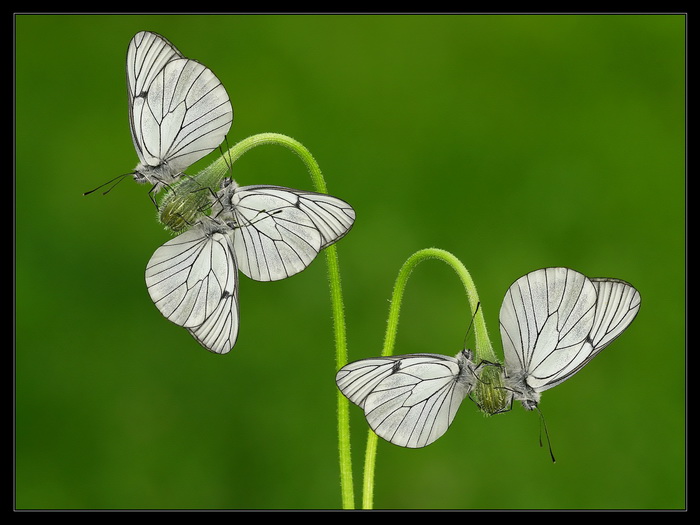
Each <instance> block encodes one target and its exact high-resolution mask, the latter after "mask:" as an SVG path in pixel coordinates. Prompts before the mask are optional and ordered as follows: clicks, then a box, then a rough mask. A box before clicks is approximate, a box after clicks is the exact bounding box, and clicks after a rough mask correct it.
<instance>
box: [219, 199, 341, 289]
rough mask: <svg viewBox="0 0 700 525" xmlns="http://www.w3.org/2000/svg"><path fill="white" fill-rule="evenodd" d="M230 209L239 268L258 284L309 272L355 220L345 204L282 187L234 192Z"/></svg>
mask: <svg viewBox="0 0 700 525" xmlns="http://www.w3.org/2000/svg"><path fill="white" fill-rule="evenodd" d="M231 191H232V193H231V194H230V196H229V197H228V198H227V209H228V210H229V213H230V214H231V217H232V220H233V223H234V227H235V232H234V241H233V245H234V251H235V254H236V260H237V262H238V268H239V269H240V270H241V271H242V272H243V273H244V274H245V275H246V276H248V277H250V278H251V279H254V280H256V281H276V280H279V279H284V278H286V277H290V276H292V275H294V274H296V273H299V272H300V271H302V270H303V269H305V268H306V267H307V266H308V265H309V264H311V262H312V261H313V260H314V258H315V257H316V256H317V255H318V252H319V251H320V250H322V249H323V248H325V247H327V246H329V245H330V244H332V243H334V242H336V241H337V240H338V239H340V238H341V237H343V236H344V235H345V234H346V233H347V232H348V230H349V229H350V227H351V226H352V224H353V221H354V220H355V211H354V210H353V209H352V207H351V206H350V205H349V204H347V203H346V202H345V201H342V200H341V199H338V198H336V197H332V196H331V195H325V194H321V193H313V192H307V191H301V190H293V189H289V188H282V187H279V186H243V187H238V188H235V189H232V190H231Z"/></svg>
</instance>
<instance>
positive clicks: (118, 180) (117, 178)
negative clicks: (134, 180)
mask: <svg viewBox="0 0 700 525" xmlns="http://www.w3.org/2000/svg"><path fill="white" fill-rule="evenodd" d="M129 175H133V173H123V174H122V175H117V176H116V177H114V178H113V179H110V180H108V181H107V182H105V183H103V184H100V185H99V186H98V187H97V188H95V189H92V190H90V191H86V192H84V193H83V195H90V194H91V193H93V192H95V191H97V190H99V189H100V188H103V187H104V186H107V184H112V183H113V182H114V181H115V180H116V181H117V182H115V183H114V185H112V187H111V188H109V189H108V190H106V191H105V192H104V193H103V194H102V195H107V194H108V193H109V192H110V191H112V188H114V186H116V185H117V184H119V183H120V182H121V181H122V180H124V177H127V176H129Z"/></svg>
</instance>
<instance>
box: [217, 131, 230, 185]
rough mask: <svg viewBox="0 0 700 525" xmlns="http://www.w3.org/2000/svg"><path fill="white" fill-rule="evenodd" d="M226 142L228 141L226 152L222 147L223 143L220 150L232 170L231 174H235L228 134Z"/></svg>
mask: <svg viewBox="0 0 700 525" xmlns="http://www.w3.org/2000/svg"><path fill="white" fill-rule="evenodd" d="M224 142H226V153H224V152H223V150H222V149H221V144H219V151H220V152H221V156H222V157H223V159H224V162H226V165H227V166H228V170H229V171H230V172H231V176H233V161H232V160H231V148H229V145H228V135H227V136H225V137H224ZM227 155H228V156H227Z"/></svg>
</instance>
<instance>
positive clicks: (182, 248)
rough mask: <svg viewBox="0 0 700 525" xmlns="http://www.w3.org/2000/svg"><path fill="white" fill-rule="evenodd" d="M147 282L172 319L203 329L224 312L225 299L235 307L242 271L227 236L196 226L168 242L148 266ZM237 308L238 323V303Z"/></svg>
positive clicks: (155, 301) (177, 322)
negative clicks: (240, 272) (239, 274)
mask: <svg viewBox="0 0 700 525" xmlns="http://www.w3.org/2000/svg"><path fill="white" fill-rule="evenodd" d="M146 286H147V288H148V293H149V294H150V296H151V299H152V300H153V302H154V303H155V305H156V307H157V308H158V310H160V312H161V313H162V314H163V315H164V316H165V317H166V318H167V319H169V320H170V321H172V322H173V323H175V324H177V325H179V326H184V327H186V328H196V329H197V333H200V332H199V328H198V327H202V326H209V325H205V323H206V322H207V321H209V322H212V320H213V319H214V318H213V317H212V316H213V315H215V316H216V315H221V312H222V309H223V308H224V306H222V304H225V303H229V304H232V308H233V305H234V304H235V303H236V301H237V288H238V274H237V271H236V263H235V259H234V257H233V252H232V247H231V243H230V240H229V238H228V236H227V235H225V234H223V233H206V232H204V231H203V230H202V228H200V227H199V226H195V227H194V228H192V229H190V230H188V231H186V232H184V233H182V234H180V235H178V236H177V237H175V238H173V239H171V240H170V241H168V242H166V243H165V244H163V246H161V247H160V248H158V249H157V250H156V251H155V253H154V254H153V256H152V257H151V259H150V260H149V262H148V265H147V266H146ZM231 297H233V301H232V303H231V301H230V300H229V299H230V298H231ZM233 311H234V313H235V317H236V322H235V325H236V327H237V325H238V323H237V313H238V309H237V305H236V307H235V308H233ZM193 335H195V334H193ZM195 337H198V336H197V335H195ZM198 339H199V337H198ZM200 342H201V341H200ZM205 346H206V345H205Z"/></svg>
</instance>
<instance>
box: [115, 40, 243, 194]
mask: <svg viewBox="0 0 700 525" xmlns="http://www.w3.org/2000/svg"><path fill="white" fill-rule="evenodd" d="M126 80H127V88H128V94H129V123H130V126H131V137H132V139H133V141H134V147H135V148H136V153H137V155H138V157H139V160H140V162H139V163H138V165H137V166H136V168H135V169H134V179H135V180H136V181H137V182H139V183H145V182H148V183H150V184H153V187H152V188H151V192H157V191H158V190H159V189H160V188H161V187H162V186H163V185H167V184H169V183H171V182H173V181H174V180H175V179H177V178H178V177H179V176H180V174H181V173H182V172H183V171H184V170H185V169H186V168H187V167H189V166H190V165H192V164H194V163H195V162H196V161H198V160H199V159H201V158H202V157H204V156H205V155H207V154H208V153H210V152H211V151H213V150H214V149H216V148H217V147H218V146H219V145H220V144H221V142H222V141H223V140H224V137H225V136H226V134H227V133H228V131H229V129H230V128H231V122H232V121H233V109H232V107H231V102H230V100H229V97H228V94H227V93H226V89H224V86H223V85H222V84H221V82H220V81H219V79H218V78H216V76H215V75H214V73H212V72H211V70H209V69H208V68H207V67H206V66H204V65H202V64H201V63H199V62H197V61H196V60H191V59H188V58H185V57H184V56H183V55H182V53H180V52H179V51H178V50H177V49H176V48H175V46H173V45H172V44H171V43H170V42H169V41H168V40H167V39H165V38H164V37H162V36H160V35H158V34H156V33H152V32H149V31H141V32H140V33H137V34H136V35H135V36H134V37H133V38H132V39H131V42H130V43H129V48H128V51H127V55H126Z"/></svg>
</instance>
